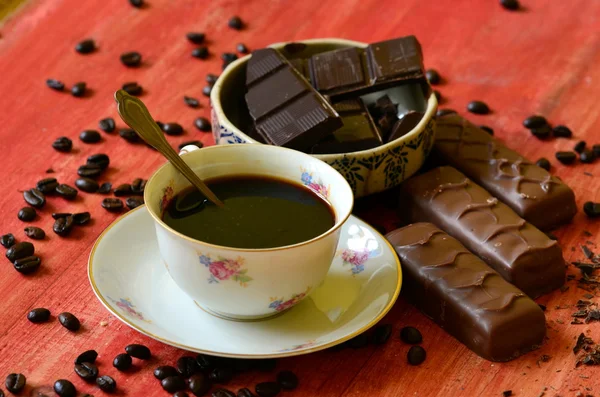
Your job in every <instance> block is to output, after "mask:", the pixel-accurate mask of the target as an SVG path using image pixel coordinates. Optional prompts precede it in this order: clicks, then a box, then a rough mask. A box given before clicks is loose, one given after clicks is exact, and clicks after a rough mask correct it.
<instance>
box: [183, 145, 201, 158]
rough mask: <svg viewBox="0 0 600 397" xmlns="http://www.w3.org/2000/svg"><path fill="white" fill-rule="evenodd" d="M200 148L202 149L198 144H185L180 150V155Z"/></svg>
mask: <svg viewBox="0 0 600 397" xmlns="http://www.w3.org/2000/svg"><path fill="white" fill-rule="evenodd" d="M198 149H200V148H199V147H198V146H196V145H185V146H184V147H182V148H181V150H180V151H179V155H180V156H181V155H182V154H186V153H189V152H193V151H194V150H198Z"/></svg>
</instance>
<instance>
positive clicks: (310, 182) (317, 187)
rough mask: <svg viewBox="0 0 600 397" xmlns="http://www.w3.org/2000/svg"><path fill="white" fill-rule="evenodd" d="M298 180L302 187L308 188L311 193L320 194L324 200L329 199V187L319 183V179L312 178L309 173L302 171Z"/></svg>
mask: <svg viewBox="0 0 600 397" xmlns="http://www.w3.org/2000/svg"><path fill="white" fill-rule="evenodd" d="M300 180H301V181H302V183H303V184H304V186H306V187H308V188H309V189H310V190H312V191H313V192H315V193H317V194H320V195H321V196H323V197H324V198H329V190H330V189H329V186H328V185H325V184H324V183H323V182H321V180H320V179H318V178H316V177H314V176H313V174H312V173H311V172H308V171H306V170H304V169H302V175H301V176H300Z"/></svg>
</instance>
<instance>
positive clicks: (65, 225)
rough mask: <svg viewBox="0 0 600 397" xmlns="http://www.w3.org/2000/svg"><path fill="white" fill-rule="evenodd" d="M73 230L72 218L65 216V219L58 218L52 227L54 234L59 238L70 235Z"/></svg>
mask: <svg viewBox="0 0 600 397" xmlns="http://www.w3.org/2000/svg"><path fill="white" fill-rule="evenodd" d="M72 229H73V216H67V217H65V218H58V219H57V220H55V221H54V225H52V230H53V231H54V233H56V234H58V235H59V236H61V237H66V236H68V235H69V234H70V233H71V230H72Z"/></svg>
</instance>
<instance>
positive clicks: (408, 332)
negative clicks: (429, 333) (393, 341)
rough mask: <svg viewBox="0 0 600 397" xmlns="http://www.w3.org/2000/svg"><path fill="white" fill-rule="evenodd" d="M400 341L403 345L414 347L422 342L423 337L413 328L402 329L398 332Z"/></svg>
mask: <svg viewBox="0 0 600 397" xmlns="http://www.w3.org/2000/svg"><path fill="white" fill-rule="evenodd" d="M400 339H401V340H402V342H404V343H409V344H411V345H415V344H417V343H421V342H423V335H421V332H420V331H419V330H418V329H416V328H414V327H404V328H402V329H401V330H400Z"/></svg>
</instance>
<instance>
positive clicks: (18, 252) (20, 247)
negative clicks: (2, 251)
mask: <svg viewBox="0 0 600 397" xmlns="http://www.w3.org/2000/svg"><path fill="white" fill-rule="evenodd" d="M34 253H35V247H34V246H33V244H31V243H30V242H28V241H23V242H20V243H16V244H14V245H13V246H12V247H10V248H9V249H8V250H6V258H7V259H8V260H9V261H11V262H12V263H14V262H15V261H16V260H17V259H22V258H26V257H28V256H31V255H33V254H34Z"/></svg>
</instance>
